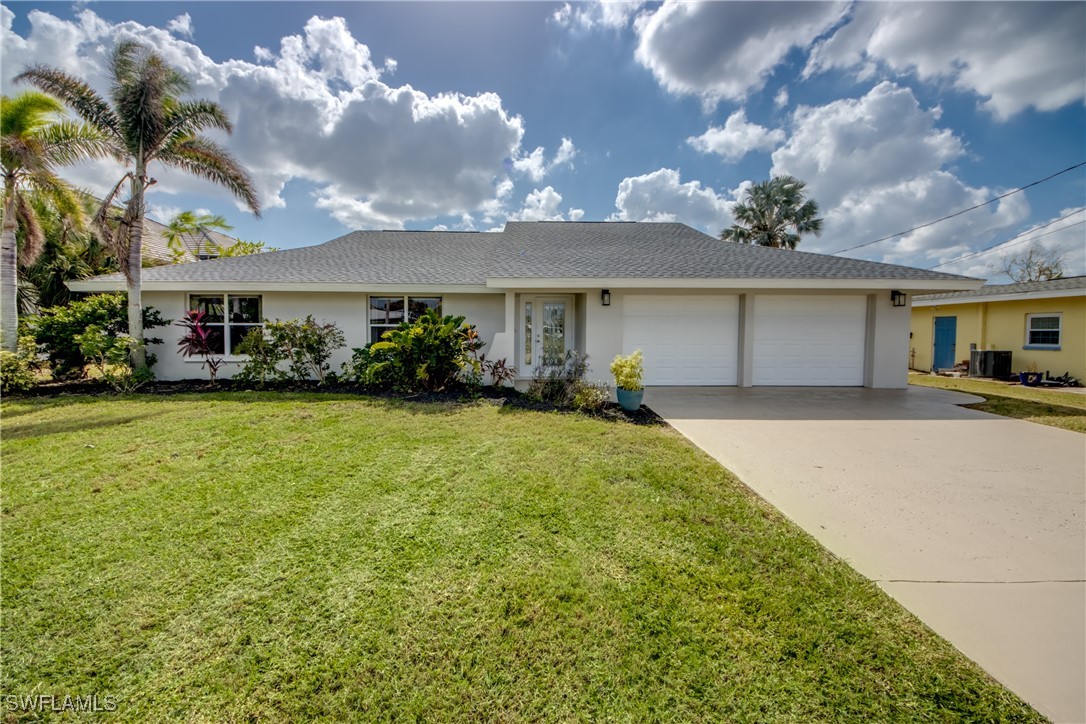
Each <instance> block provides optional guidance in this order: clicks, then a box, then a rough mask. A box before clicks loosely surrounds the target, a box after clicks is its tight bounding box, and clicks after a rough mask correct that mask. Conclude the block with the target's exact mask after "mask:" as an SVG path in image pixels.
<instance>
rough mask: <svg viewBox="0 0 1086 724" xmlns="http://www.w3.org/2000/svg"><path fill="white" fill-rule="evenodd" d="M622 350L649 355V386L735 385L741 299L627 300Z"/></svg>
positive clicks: (647, 297)
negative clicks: (637, 351) (638, 350)
mask: <svg viewBox="0 0 1086 724" xmlns="http://www.w3.org/2000/svg"><path fill="white" fill-rule="evenodd" d="M622 304H623V309H622V350H623V352H624V353H627V354H628V353H630V352H632V351H633V350H635V349H640V350H641V351H642V352H644V354H645V384H646V385H735V384H737V382H738V372H737V370H738V362H739V297H738V296H735V295H704V296H702V295H699V296H656V295H627V296H626V297H625V298H624V299H623V302H622Z"/></svg>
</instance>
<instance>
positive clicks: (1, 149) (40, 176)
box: [0, 91, 110, 351]
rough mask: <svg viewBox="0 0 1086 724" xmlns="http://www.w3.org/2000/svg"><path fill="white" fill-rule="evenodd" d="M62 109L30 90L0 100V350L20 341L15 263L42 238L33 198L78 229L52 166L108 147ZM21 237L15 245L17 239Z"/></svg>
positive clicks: (74, 207)
mask: <svg viewBox="0 0 1086 724" xmlns="http://www.w3.org/2000/svg"><path fill="white" fill-rule="evenodd" d="M63 114H64V106H63V105H61V104H60V103H59V102H58V101H57V100H56V99H55V98H50V97H49V96H47V95H44V94H42V93H36V92H33V91H30V92H26V93H22V94H20V95H18V96H15V97H14V98H9V97H7V96H2V97H0V166H2V170H3V176H4V203H3V214H4V221H3V229H2V233H0V332H2V334H0V337H2V341H0V347H2V348H3V349H5V350H8V351H14V350H15V347H16V345H17V344H18V338H19V313H18V301H17V300H18V297H19V264H20V263H22V264H23V265H28V264H31V263H32V262H33V261H34V260H35V259H36V258H37V256H38V254H40V253H41V249H42V244H43V242H44V236H43V233H42V229H41V224H40V223H39V221H38V213H37V210H36V209H35V207H34V204H32V203H31V199H32V198H33V197H35V196H36V197H38V199H39V200H40V201H42V202H45V203H48V204H50V205H51V206H52V207H53V208H55V209H56V210H57V211H59V212H60V213H62V214H64V215H65V216H67V217H68V218H70V219H71V220H72V223H73V224H75V225H77V226H82V225H83V224H84V223H85V218H86V217H85V216H84V214H83V209H82V207H81V206H80V203H79V198H78V195H77V194H76V192H75V191H74V190H73V189H72V188H71V187H70V186H69V185H68V184H67V183H65V182H64V181H63V180H62V179H61V178H60V177H59V176H57V174H56V167H57V166H60V165H64V164H68V163H72V162H74V161H78V160H80V159H82V158H88V157H101V156H104V155H107V154H108V153H109V152H110V147H109V144H108V143H107V142H106V139H105V138H104V137H102V135H101V134H99V133H98V131H97V130H96V129H95V128H94V127H92V126H89V125H87V124H80V123H73V122H72V121H70V120H65V119H63V118H62V116H63ZM19 236H21V237H22V238H23V243H22V244H21V245H20V244H19V242H18V237H19Z"/></svg>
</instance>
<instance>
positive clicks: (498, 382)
mask: <svg viewBox="0 0 1086 724" xmlns="http://www.w3.org/2000/svg"><path fill="white" fill-rule="evenodd" d="M479 362H481V363H482V365H483V372H486V373H487V374H488V375H490V384H492V385H494V386H495V387H505V384H506V383H507V382H512V381H513V380H515V379H516V377H517V368H516V367H513V366H512V365H509V364H506V362H505V358H504V357H502V358H501V359H496V360H488V359H487V358H486V355H485V354H481V355H479Z"/></svg>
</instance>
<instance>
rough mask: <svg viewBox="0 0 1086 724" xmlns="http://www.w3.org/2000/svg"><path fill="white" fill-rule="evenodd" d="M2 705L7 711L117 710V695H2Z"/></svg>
mask: <svg viewBox="0 0 1086 724" xmlns="http://www.w3.org/2000/svg"><path fill="white" fill-rule="evenodd" d="M4 706H5V707H6V708H7V710H8V711H38V712H42V711H53V712H65V711H72V712H93V711H117V697H115V696H113V695H112V694H106V695H105V696H102V697H99V696H98V695H97V694H90V695H89V696H56V695H54V694H33V695H27V696H18V695H15V694H8V695H6V696H4Z"/></svg>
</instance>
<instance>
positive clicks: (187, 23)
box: [166, 13, 195, 38]
mask: <svg viewBox="0 0 1086 724" xmlns="http://www.w3.org/2000/svg"><path fill="white" fill-rule="evenodd" d="M166 29H167V30H169V31H170V32H171V33H173V34H174V35H181V36H183V37H186V38H191V37H192V36H193V33H194V31H195V29H194V28H193V27H192V16H191V15H189V14H188V13H182V14H181V15H178V16H177V17H176V18H174V19H173V20H171V21H170V22H168V23H166Z"/></svg>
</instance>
